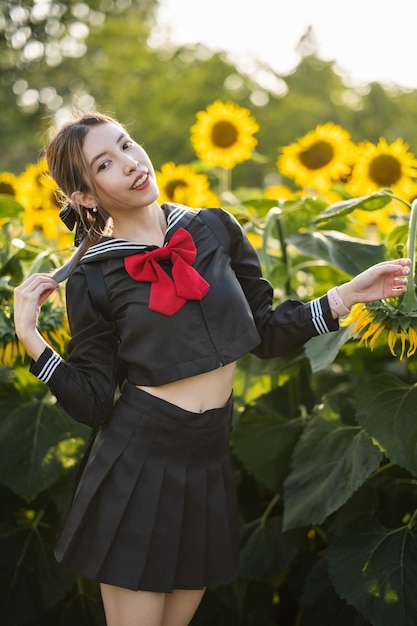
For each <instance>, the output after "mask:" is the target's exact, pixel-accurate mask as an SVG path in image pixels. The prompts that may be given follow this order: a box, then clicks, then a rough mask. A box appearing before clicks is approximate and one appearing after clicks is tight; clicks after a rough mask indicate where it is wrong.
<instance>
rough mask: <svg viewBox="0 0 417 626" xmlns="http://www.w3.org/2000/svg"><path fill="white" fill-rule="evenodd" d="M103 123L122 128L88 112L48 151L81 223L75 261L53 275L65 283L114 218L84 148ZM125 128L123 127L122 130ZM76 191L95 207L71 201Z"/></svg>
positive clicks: (65, 128)
mask: <svg viewBox="0 0 417 626" xmlns="http://www.w3.org/2000/svg"><path fill="white" fill-rule="evenodd" d="M101 124H117V125H118V126H121V127H122V125H121V124H120V123H119V122H117V121H116V120H115V119H113V118H111V117H109V116H107V115H103V114H101V113H84V114H82V115H80V116H79V117H77V118H75V119H73V120H71V121H70V122H68V123H67V124H65V126H63V127H62V128H61V129H60V130H59V131H58V132H57V134H56V135H55V137H53V139H52V140H51V141H50V143H49V145H48V147H47V148H46V151H45V157H46V162H47V164H48V169H49V173H50V174H51V176H52V178H53V179H54V180H55V182H56V184H57V185H58V188H59V195H60V197H61V200H62V202H63V204H65V205H66V207H67V211H68V210H69V211H70V212H74V217H75V220H76V224H77V229H76V245H78V248H77V250H76V251H75V252H74V254H73V255H72V256H71V258H70V259H69V260H68V261H67V262H66V263H65V264H64V265H63V266H62V267H60V268H59V269H58V270H56V271H55V272H54V274H53V278H54V280H56V281H57V282H61V281H63V280H65V279H66V278H68V276H70V274H71V273H72V272H73V270H74V269H75V267H76V265H77V263H78V261H79V260H80V258H81V257H82V256H83V255H84V254H85V252H86V251H87V250H88V248H89V247H90V246H92V245H93V244H94V243H96V242H97V241H98V239H99V237H100V236H101V235H102V234H103V233H104V232H105V231H106V229H107V228H108V222H109V218H110V215H109V214H108V212H107V211H106V210H105V209H103V207H101V206H100V204H99V202H98V198H97V194H96V190H95V187H94V182H93V180H92V177H91V174H90V172H89V169H88V167H87V164H86V162H85V158H84V154H83V145H84V140H85V137H86V135H87V133H88V131H89V130H90V128H91V127H94V126H100V125H101ZM122 128H123V127H122ZM74 191H81V192H88V193H90V194H91V195H92V196H93V197H94V199H95V207H94V209H93V210H91V208H90V209H89V208H87V207H84V206H82V205H80V204H77V203H75V202H73V201H72V200H71V194H72V193H73V192H74Z"/></svg>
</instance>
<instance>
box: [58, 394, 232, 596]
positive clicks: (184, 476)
mask: <svg viewBox="0 0 417 626" xmlns="http://www.w3.org/2000/svg"><path fill="white" fill-rule="evenodd" d="M231 419H232V400H230V402H229V403H228V405H227V406H226V407H224V408H218V409H211V410H208V411H205V412H204V413H201V414H200V413H192V412H189V411H186V410H184V409H181V408H180V407H178V406H176V405H173V404H170V403H169V402H166V401H164V400H160V399H159V398H156V397H154V396H152V395H151V394H148V393H146V392H144V391H142V390H140V389H138V388H137V387H135V386H134V385H132V384H131V383H126V384H125V385H124V387H123V391H122V394H121V396H120V398H119V400H118V401H117V403H116V405H115V408H114V410H113V413H112V416H111V418H110V419H109V420H108V422H106V423H105V424H104V426H103V427H102V428H101V430H100V432H99V433H98V435H97V436H96V438H95V440H94V442H93V444H92V446H91V447H90V449H89V451H88V452H87V454H86V457H85V459H84V464H83V470H82V473H81V476H80V478H79V480H78V483H77V486H76V490H75V494H74V498H73V501H72V503H71V507H70V510H69V512H68V514H67V516H66V518H65V521H64V524H63V527H62V529H61V532H60V536H59V538H58V544H57V547H56V552H55V556H56V558H57V560H58V562H59V563H62V564H63V565H65V566H67V567H69V568H71V569H74V570H76V571H78V572H80V573H82V574H84V575H85V576H86V577H87V578H90V579H91V580H94V581H98V582H102V583H107V584H110V585H116V586H118V587H124V588H127V589H133V590H138V589H141V590H144V591H158V592H170V591H172V590H173V589H202V588H203V587H209V586H217V585H223V584H229V583H231V582H233V581H234V580H235V579H236V573H237V568H238V556H239V538H238V525H237V514H236V513H237V507H236V496H235V488H234V482H233V474H232V468H231V462H230V454H229V434H230V427H231Z"/></svg>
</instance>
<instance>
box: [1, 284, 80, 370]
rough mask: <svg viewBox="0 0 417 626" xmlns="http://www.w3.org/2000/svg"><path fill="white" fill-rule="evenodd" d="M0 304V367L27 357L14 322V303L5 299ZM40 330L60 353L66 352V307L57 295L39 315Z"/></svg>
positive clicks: (67, 331)
mask: <svg viewBox="0 0 417 626" xmlns="http://www.w3.org/2000/svg"><path fill="white" fill-rule="evenodd" d="M0 304H1V306H0V367H14V366H16V365H17V364H18V363H23V362H24V361H25V359H26V358H27V353H26V350H25V348H24V346H23V344H21V343H20V341H19V340H18V338H17V336H16V332H15V328H14V324H13V305H12V304H11V303H10V302H8V301H7V300H3V301H2V302H1V303H0ZM38 327H39V331H40V333H41V334H42V336H43V337H44V338H45V339H46V341H47V342H48V343H49V344H50V345H51V346H52V347H53V349H54V350H57V351H58V352H59V353H60V354H63V353H64V352H65V348H66V345H67V343H68V341H69V339H70V333H69V326H68V319H67V316H66V309H65V307H64V306H63V304H62V300H61V299H60V297H59V296H58V295H55V297H54V298H53V301H51V300H47V301H46V302H45V303H44V305H43V307H42V309H41V312H40V315H39V326H38Z"/></svg>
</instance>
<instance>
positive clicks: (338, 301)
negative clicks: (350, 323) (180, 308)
mask: <svg viewBox="0 0 417 626" xmlns="http://www.w3.org/2000/svg"><path fill="white" fill-rule="evenodd" d="M327 297H328V299H329V304H330V308H332V309H333V311H334V312H335V313H337V314H338V315H340V316H341V317H343V316H344V315H347V314H348V313H350V309H348V308H347V306H346V305H345V303H344V302H343V300H342V298H341V297H340V294H339V290H338V288H337V287H332V288H331V289H329V291H328V292H327Z"/></svg>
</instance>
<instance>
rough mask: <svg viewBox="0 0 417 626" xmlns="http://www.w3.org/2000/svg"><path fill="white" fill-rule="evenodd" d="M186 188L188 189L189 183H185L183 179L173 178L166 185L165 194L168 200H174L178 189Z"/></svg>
mask: <svg viewBox="0 0 417 626" xmlns="http://www.w3.org/2000/svg"><path fill="white" fill-rule="evenodd" d="M184 187H187V183H185V182H184V181H183V180H182V179H181V178H177V179H175V178H173V179H172V180H170V181H169V182H168V183H167V184H166V185H165V193H166V195H167V196H168V198H170V199H171V200H173V198H174V195H175V191H176V190H177V189H178V188H181V189H183V188H184Z"/></svg>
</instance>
